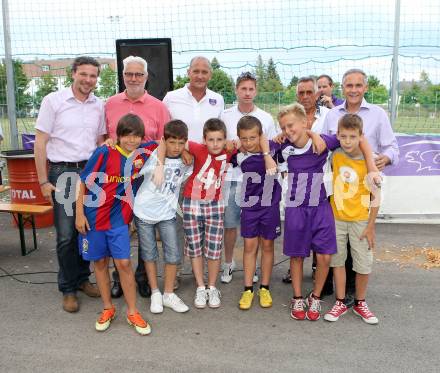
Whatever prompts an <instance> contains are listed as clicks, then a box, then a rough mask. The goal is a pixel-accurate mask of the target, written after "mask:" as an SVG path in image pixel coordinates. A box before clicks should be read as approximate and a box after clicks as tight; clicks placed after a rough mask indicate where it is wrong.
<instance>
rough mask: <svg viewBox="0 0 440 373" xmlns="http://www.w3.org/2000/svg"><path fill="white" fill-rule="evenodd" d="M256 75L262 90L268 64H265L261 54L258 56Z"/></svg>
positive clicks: (258, 86) (259, 87)
mask: <svg viewBox="0 0 440 373" xmlns="http://www.w3.org/2000/svg"><path fill="white" fill-rule="evenodd" d="M255 76H256V77H257V88H258V90H259V91H260V92H262V90H261V87H262V84H263V82H264V81H265V80H266V78H267V74H266V66H265V65H264V62H263V59H262V58H261V55H258V58H257V65H256V66H255Z"/></svg>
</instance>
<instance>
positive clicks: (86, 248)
mask: <svg viewBox="0 0 440 373" xmlns="http://www.w3.org/2000/svg"><path fill="white" fill-rule="evenodd" d="M87 251H89V241H87V239H86V238H83V240H82V252H83V253H86V252H87Z"/></svg>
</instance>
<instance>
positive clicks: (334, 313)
mask: <svg viewBox="0 0 440 373" xmlns="http://www.w3.org/2000/svg"><path fill="white" fill-rule="evenodd" d="M347 311H348V308H347V306H346V305H345V304H344V302H341V301H339V300H337V301H336V303H335V304H334V306H333V307H332V309H331V310H330V311H328V312H327V313H326V314H325V315H324V320H327V321H338V320H339V318H340V317H341V316H342V315H345V314H346V313H347Z"/></svg>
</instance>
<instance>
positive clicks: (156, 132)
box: [105, 92, 170, 141]
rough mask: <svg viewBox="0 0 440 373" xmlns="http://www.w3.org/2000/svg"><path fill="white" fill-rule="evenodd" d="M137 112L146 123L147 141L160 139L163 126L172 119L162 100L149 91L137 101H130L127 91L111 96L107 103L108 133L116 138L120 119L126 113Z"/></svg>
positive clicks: (106, 121) (106, 119)
mask: <svg viewBox="0 0 440 373" xmlns="http://www.w3.org/2000/svg"><path fill="white" fill-rule="evenodd" d="M128 113H131V114H136V115H138V116H139V117H141V119H142V121H143V122H144V125H145V137H144V140H145V141H150V140H159V139H160V138H161V137H162V136H163V127H164V125H165V123H167V122H168V121H169V120H170V114H169V112H168V109H167V108H166V106H165V105H164V104H163V103H162V101H160V100H158V99H157V98H155V97H153V96H151V95H149V94H148V93H147V92H145V94H144V95H143V96H142V97H140V98H138V99H137V100H136V101H130V100H129V99H128V97H127V95H126V94H125V92H122V93H119V94H117V95H114V96H112V97H110V98H109V99H108V100H107V102H106V104H105V123H106V126H107V134H108V135H109V137H110V138H112V139H114V140H116V127H117V125H118V121H119V119H120V118H121V117H123V116H124V115H125V114H128Z"/></svg>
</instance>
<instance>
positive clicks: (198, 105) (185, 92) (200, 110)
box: [163, 84, 225, 143]
mask: <svg viewBox="0 0 440 373" xmlns="http://www.w3.org/2000/svg"><path fill="white" fill-rule="evenodd" d="M163 103H164V104H165V105H166V107H167V108H168V111H169V112H170V115H171V118H172V119H180V120H182V121H183V122H185V123H186V125H187V126H188V140H190V141H195V142H198V143H202V142H203V125H204V124H205V122H206V121H207V120H208V119H211V118H220V114H221V112H222V111H223V109H224V107H225V102H224V100H223V97H222V96H221V95H219V94H218V93H216V92H213V91H211V90H210V89H206V94H205V96H204V97H203V98H202V99H201V100H200V101H197V100H196V99H195V98H194V97H193V95H192V93H191V91H190V90H189V89H188V84H187V85H185V87H183V88H179V89H176V90H175V91H171V92H168V93H167V94H166V96H165V97H164V99H163Z"/></svg>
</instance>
